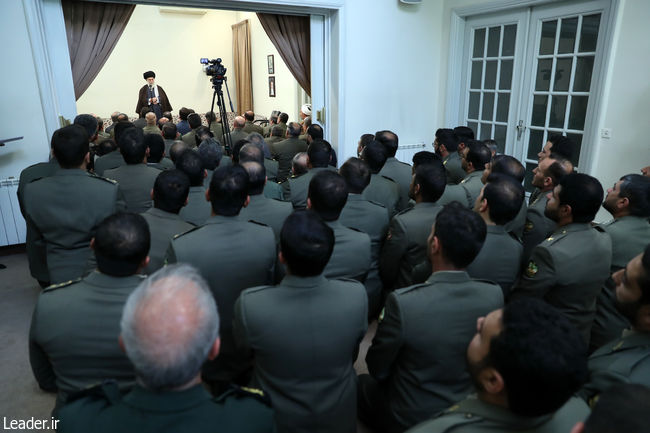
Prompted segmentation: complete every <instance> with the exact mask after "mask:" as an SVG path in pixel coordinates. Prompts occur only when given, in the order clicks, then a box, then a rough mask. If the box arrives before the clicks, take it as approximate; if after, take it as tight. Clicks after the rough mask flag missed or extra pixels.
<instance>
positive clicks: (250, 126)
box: [243, 111, 264, 135]
mask: <svg viewBox="0 0 650 433" xmlns="http://www.w3.org/2000/svg"><path fill="white" fill-rule="evenodd" d="M244 119H245V120H246V123H245V125H244V128H243V130H244V132H245V133H247V134H250V133H251V132H257V133H258V134H260V135H263V134H264V128H262V127H261V126H260V125H256V124H254V123H253V121H254V120H255V113H254V112H252V111H247V112H245V113H244Z"/></svg>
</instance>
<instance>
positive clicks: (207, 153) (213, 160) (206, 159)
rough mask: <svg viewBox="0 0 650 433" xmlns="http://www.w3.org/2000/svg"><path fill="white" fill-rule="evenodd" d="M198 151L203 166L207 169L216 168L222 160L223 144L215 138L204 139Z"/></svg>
mask: <svg viewBox="0 0 650 433" xmlns="http://www.w3.org/2000/svg"><path fill="white" fill-rule="evenodd" d="M197 152H198V154H199V157H201V162H202V163H203V168H205V169H207V170H214V169H216V168H217V167H218V166H219V163H220V162H221V157H222V156H223V152H222V150H221V145H220V144H219V142H218V141H217V140H215V139H214V138H208V139H206V140H203V142H202V143H201V144H200V145H199V148H198V150H197Z"/></svg>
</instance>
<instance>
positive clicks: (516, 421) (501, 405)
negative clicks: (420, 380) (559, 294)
mask: <svg viewBox="0 0 650 433" xmlns="http://www.w3.org/2000/svg"><path fill="white" fill-rule="evenodd" d="M467 364H468V367H467V368H468V370H469V372H470V375H471V378H472V382H474V386H475V388H476V390H477V395H472V396H469V397H467V398H465V399H464V400H462V401H461V402H459V403H456V404H455V405H453V406H452V407H450V408H448V409H447V410H445V411H444V412H442V413H440V414H438V415H437V416H435V417H434V419H432V420H430V421H426V422H423V423H422V424H420V425H418V426H416V427H414V428H412V429H411V430H408V432H409V433H442V432H449V431H453V432H458V433H470V432H472V433H474V432H503V433H515V432H530V433H535V432H537V433H543V432H548V433H551V432H553V433H556V432H557V433H560V432H569V431H570V429H571V427H572V426H573V425H575V423H576V422H578V421H581V420H584V419H585V417H586V416H587V415H588V414H589V408H588V407H587V406H586V405H585V404H584V402H582V401H581V400H580V399H579V398H575V397H572V395H573V393H574V392H575V391H576V390H577V389H578V388H579V387H580V386H581V385H582V383H584V381H585V380H586V379H587V377H588V376H587V360H586V347H585V345H584V342H582V341H581V338H580V334H579V333H578V331H577V330H576V329H575V328H574V327H573V326H572V325H571V323H569V321H568V320H566V318H564V317H563V316H562V314H561V313H559V312H558V311H557V310H555V309H554V308H552V307H550V306H548V305H546V304H544V303H543V302H541V301H538V300H534V299H526V300H519V301H517V302H513V303H511V304H508V305H506V307H505V308H503V309H500V310H496V311H492V312H491V313H490V314H488V315H487V316H486V317H481V318H479V319H478V321H477V323H476V335H474V338H473V339H472V341H471V342H470V343H469V347H468V348H467ZM432 415H435V414H432Z"/></svg>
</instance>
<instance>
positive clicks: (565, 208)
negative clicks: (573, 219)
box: [560, 204, 573, 216]
mask: <svg viewBox="0 0 650 433" xmlns="http://www.w3.org/2000/svg"><path fill="white" fill-rule="evenodd" d="M560 212H561V214H562V215H565V216H568V215H573V209H571V205H568V204H561V205H560Z"/></svg>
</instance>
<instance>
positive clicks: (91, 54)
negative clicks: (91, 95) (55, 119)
mask: <svg viewBox="0 0 650 433" xmlns="http://www.w3.org/2000/svg"><path fill="white" fill-rule="evenodd" d="M61 6H62V8H63V17H64V19H65V28H66V32H67V36H68V51H69V52H70V63H71V66H72V80H73V82H74V94H75V98H76V99H77V100H78V99H79V98H80V97H81V95H83V93H84V92H85V91H86V89H88V87H89V86H90V84H91V83H92V82H93V80H94V79H95V77H96V76H97V74H98V73H99V71H100V70H101V69H102V66H104V63H106V60H107V59H108V56H110V55H111V52H112V51H113V48H115V45H116V44H117V41H118V40H119V39H120V36H121V35H122V32H123V31H124V28H125V27H126V25H127V23H128V22H129V19H130V18H131V14H132V13H133V10H134V9H135V5H124V4H114V3H95V2H86V1H79V0H63V1H62V2H61Z"/></svg>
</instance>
